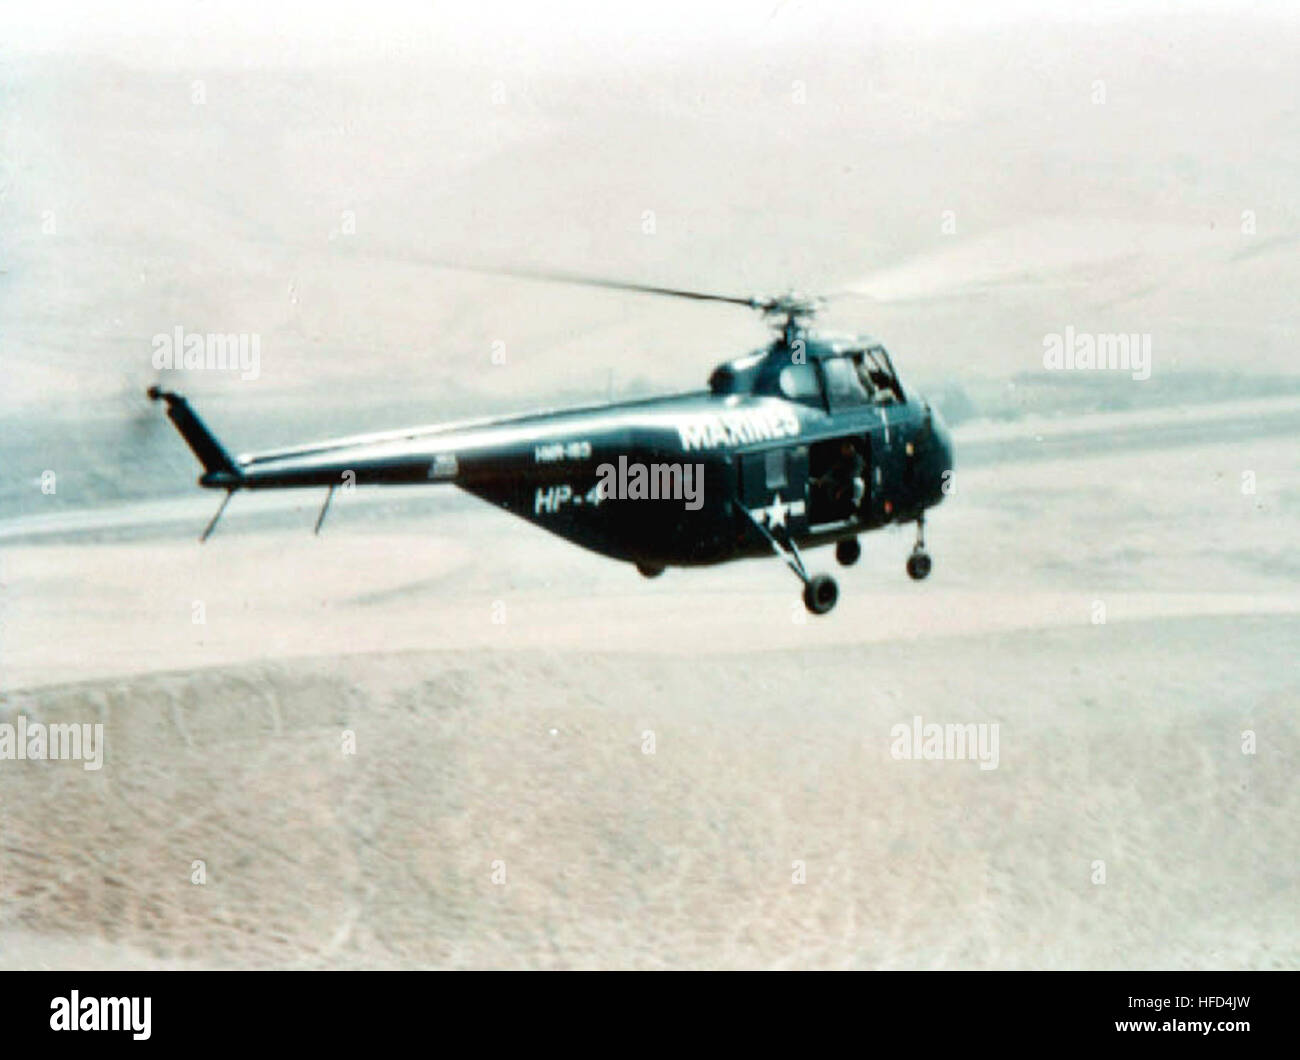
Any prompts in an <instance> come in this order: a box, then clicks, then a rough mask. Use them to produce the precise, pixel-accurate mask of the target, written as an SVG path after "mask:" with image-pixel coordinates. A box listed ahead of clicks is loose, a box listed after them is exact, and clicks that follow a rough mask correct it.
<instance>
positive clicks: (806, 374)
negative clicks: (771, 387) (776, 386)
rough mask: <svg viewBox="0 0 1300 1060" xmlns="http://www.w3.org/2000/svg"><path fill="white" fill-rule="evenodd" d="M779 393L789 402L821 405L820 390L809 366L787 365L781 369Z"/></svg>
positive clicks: (813, 372) (815, 374)
mask: <svg viewBox="0 0 1300 1060" xmlns="http://www.w3.org/2000/svg"><path fill="white" fill-rule="evenodd" d="M779 382H780V386H781V393H782V394H783V395H785V396H786V397H788V398H789V399H790V400H791V401H804V402H808V403H811V404H818V405H819V404H821V400H822V388H821V384H820V383H819V382H818V381H817V373H816V371H815V370H814V369H813V366H812V365H811V364H788V365H786V366H785V367H784V368H782V369H781V375H780V380H779Z"/></svg>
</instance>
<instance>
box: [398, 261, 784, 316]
mask: <svg viewBox="0 0 1300 1060" xmlns="http://www.w3.org/2000/svg"><path fill="white" fill-rule="evenodd" d="M424 264H426V265H429V266H431V267H433V268H437V269H451V270H453V271H455V272H472V273H475V274H477V275H479V276H509V277H512V278H514V279H519V280H540V281H542V282H544V283H571V284H576V285H578V286H581V287H603V288H605V289H606V290H610V291H635V292H637V293H638V294H661V295H667V296H668V297H670V298H690V299H692V300H693V301H696V302H726V303H727V304H729V305H741V306H744V307H745V308H747V309H762V308H764V307H765V306H766V305H767V304H768V300H767V299H762V298H738V297H736V296H734V295H727V294H712V293H710V292H708V291H688V290H685V289H684V288H680V287H658V286H656V285H654V284H646V283H629V282H626V281H623V280H606V279H602V278H601V277H599V276H583V275H582V274H581V273H576V272H561V271H556V270H553V269H496V268H491V269H489V268H481V267H479V266H475V265H458V264H456V263H454V262H448V261H426V262H425V263H424Z"/></svg>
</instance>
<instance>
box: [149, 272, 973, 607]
mask: <svg viewBox="0 0 1300 1060" xmlns="http://www.w3.org/2000/svg"><path fill="white" fill-rule="evenodd" d="M493 271H494V272H496V273H498V274H504V275H510V276H522V277H524V278H528V279H541V280H551V281H555V280H559V281H562V282H568V283H582V284H586V285H589V286H595V287H604V288H611V289H616V290H624V291H634V292H639V293H646V294H655V295H663V296H667V297H674V298H686V299H692V300H695V301H705V302H719V303H724V304H730V305H738V306H744V307H746V308H748V309H751V310H755V311H757V312H759V313H760V314H762V315H763V317H764V318H765V319H766V320H767V321H768V323H769V324H771V325H772V326H773V327H774V329H775V332H776V334H775V335H774V337H773V339H772V341H771V342H770V343H769V344H768V345H766V346H764V347H761V348H760V349H758V350H755V351H754V352H752V353H749V354H747V355H745V356H741V357H737V358H735V359H733V360H730V361H726V362H724V363H723V364H721V365H719V366H718V367H717V368H716V369H715V370H714V371H713V373H712V375H711V376H710V377H709V380H708V387H707V389H706V390H701V391H690V392H686V393H678V394H669V395H665V396H662V397H653V398H648V399H637V400H631V401H622V402H617V403H607V404H601V405H587V406H581V407H574V408H567V409H560V410H555V411H547V412H535V413H526V414H523V415H513V416H504V417H493V418H487V419H478V420H471V421H463V422H457V423H444V424H437V425H433V426H426V427H414V428H407V429H402V430H394V431H384V432H379V433H372V434H365V435H354V436H350V437H344V438H335V439H328V440H324V441H318V442H313V443H309V444H305V445H296V446H291V447H288V448H281V449H273V450H266V451H262V452H256V453H249V454H242V455H239V456H232V455H231V454H230V452H229V451H228V450H227V449H226V448H225V447H224V446H223V445H222V444H221V442H219V441H218V440H217V438H216V437H215V436H214V435H213V434H212V432H211V431H210V430H209V429H208V427H207V426H206V425H205V424H204V422H203V421H202V420H201V419H200V418H199V416H198V414H197V413H196V412H195V411H194V409H193V408H192V407H191V406H190V404H189V402H188V401H187V400H186V399H185V397H184V396H183V395H181V394H179V393H176V392H174V391H169V390H165V389H163V388H162V387H160V386H157V385H154V386H151V387H150V388H149V390H148V396H149V397H150V398H151V399H152V400H154V401H159V400H161V401H164V402H166V405H167V415H168V417H169V418H170V419H171V421H172V423H173V424H174V425H175V426H176V428H177V430H178V431H179V432H180V434H181V436H182V437H183V438H184V440H185V441H186V443H187V444H188V445H189V447H190V449H191V450H192V451H193V452H194V455H195V456H196V457H197V458H198V461H199V463H200V464H201V465H202V468H203V473H202V475H201V476H200V477H199V479H198V484H199V485H200V486H202V487H204V488H207V489H213V490H224V491H225V494H226V495H225V497H224V498H223V499H222V501H221V505H220V507H219V508H218V509H217V512H216V514H215V515H214V516H213V517H212V519H211V520H210V521H209V522H208V524H207V526H206V527H205V528H204V530H203V532H202V534H201V536H200V538H199V540H200V541H206V540H207V538H208V537H209V536H210V535H211V533H212V531H213V530H214V529H215V527H216V525H217V522H218V520H220V518H221V516H222V514H223V513H224V512H225V510H226V506H227V504H228V503H229V502H230V499H231V497H233V496H234V494H235V493H237V492H238V491H240V490H261V489H284V488H305V487H325V488H326V491H327V492H326V496H325V500H324V504H323V505H322V507H321V510H320V514H319V516H318V517H317V520H316V527H315V530H316V532H317V533H319V532H320V529H321V526H322V524H323V523H324V520H325V516H326V513H327V512H328V511H329V506H330V501H331V499H332V498H333V496H334V492H335V490H336V488H338V487H340V486H345V487H348V486H355V485H402V484H417V483H418V484H425V483H447V484H450V485H455V486H457V487H459V488H460V489H462V490H465V491H466V492H468V493H470V494H472V495H473V496H475V497H478V498H480V499H482V500H485V501H487V502H489V503H491V504H493V505H496V506H497V507H498V508H501V509H503V510H505V511H507V512H509V513H511V514H513V515H517V516H520V517H522V518H524V519H526V520H528V521H529V522H531V523H534V524H536V525H537V526H540V527H541V528H542V529H544V530H547V531H549V532H551V533H553V534H556V535H558V536H560V537H562V538H564V539H565V540H567V541H569V542H571V543H573V544H575V545H578V546H580V547H582V548H585V549H588V550H590V551H592V552H596V553H598V554H600V555H603V556H606V557H609V558H611V559H614V560H619V561H622V562H627V563H631V564H633V565H635V567H636V569H637V570H638V571H639V572H640V573H641V574H642V575H644V576H645V577H647V578H654V577H658V576H659V575H661V574H663V572H664V571H665V570H666V569H667V568H668V567H696V566H709V565H714V564H719V563H724V562H728V561H731V560H736V559H744V558H754V557H760V556H773V557H775V558H777V559H778V560H780V561H783V562H784V563H785V564H786V565H787V566H788V567H789V568H790V570H791V571H792V572H793V573H794V574H795V576H796V577H798V579H799V580H800V582H801V583H802V585H803V602H804V606H805V607H806V608H807V609H808V611H809V612H811V613H812V614H815V615H824V614H826V613H828V612H829V611H831V610H832V609H833V608H834V606H835V604H836V601H837V600H838V598H839V587H838V585H837V584H836V581H835V579H834V578H832V577H831V576H830V575H828V574H810V573H809V570H808V567H807V565H806V563H805V561H804V558H803V551H802V550H804V549H808V548H813V547H816V546H820V545H828V544H832V543H833V544H834V545H835V557H836V560H837V561H838V562H839V563H840V564H841V565H842V566H845V567H849V566H852V565H853V564H854V563H856V562H857V561H858V559H859V557H860V555H861V544H860V542H859V540H858V537H859V535H861V534H862V533H865V532H868V531H871V530H876V529H879V528H881V527H884V526H887V525H890V524H897V523H908V522H915V524H916V541H915V544H914V546H913V548H912V551H911V553H910V554H909V556H908V557H907V561H906V570H907V573H908V575H909V576H910V577H911V578H912V579H914V580H917V581H920V580H922V579H924V578H925V577H927V576H928V575H929V573H930V570H931V559H930V555H929V553H928V552H927V551H926V547H925V513H926V511H927V510H928V509H929V508H931V507H933V506H934V505H936V504H939V503H940V502H941V501H942V500H943V498H944V496H945V495H946V494H947V493H948V492H949V490H950V488H951V486H950V480H951V476H952V470H953V446H952V440H951V436H950V434H949V432H948V430H947V428H946V426H945V425H944V423H943V419H942V417H941V416H940V414H939V412H938V410H936V409H934V408H932V407H931V405H930V404H929V403H928V402H927V401H926V400H925V399H924V398H923V397H922V396H921V395H919V394H917V393H914V392H912V391H911V390H909V389H906V388H905V387H904V386H903V384H902V382H901V380H900V379H899V376H898V373H897V372H896V371H895V369H894V365H893V362H892V361H891V359H890V356H889V354H888V352H887V351H886V350H885V347H884V346H883V345H881V344H880V343H879V342H876V341H874V340H872V339H869V338H863V337H837V336H834V335H829V334H828V335H822V334H819V333H818V332H817V331H816V330H815V329H814V328H813V327H812V326H811V325H812V321H813V318H814V316H815V314H816V312H817V310H818V308H819V307H820V305H821V304H822V303H823V302H824V301H825V299H819V298H810V297H805V296H802V295H799V294H784V295H780V296H775V297H767V298H761V297H751V298H745V297H739V296H731V295H725V294H713V293H707V292H700V291H692V290H684V289H678V288H671V287H657V286H650V285H645V284H637V283H624V282H620V281H614V280H603V279H597V278H589V277H581V276H574V275H571V274H561V273H530V272H517V271H516V272H504V273H503V272H502V270H493Z"/></svg>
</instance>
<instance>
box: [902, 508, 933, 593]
mask: <svg viewBox="0 0 1300 1060" xmlns="http://www.w3.org/2000/svg"><path fill="white" fill-rule="evenodd" d="M930 565H931V564H930V553H928V552H927V551H926V550H925V516H924V515H922V516H918V517H917V520H916V544H915V545H913V546H912V554H911V555H910V556H908V557H907V574H908V577H909V578H911V579H912V581H914V582H919V581H921V580H922V579H923V578H925V577H926V576H927V575H929V573H930Z"/></svg>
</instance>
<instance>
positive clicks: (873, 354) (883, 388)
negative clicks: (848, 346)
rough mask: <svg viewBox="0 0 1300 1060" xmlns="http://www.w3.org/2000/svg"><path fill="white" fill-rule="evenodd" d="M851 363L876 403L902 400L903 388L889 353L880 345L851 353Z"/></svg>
mask: <svg viewBox="0 0 1300 1060" xmlns="http://www.w3.org/2000/svg"><path fill="white" fill-rule="evenodd" d="M853 364H854V367H855V369H856V371H857V374H858V378H859V379H860V380H861V381H862V385H863V386H864V387H866V389H867V392H868V393H869V394H870V395H871V400H872V401H874V402H876V403H877V404H888V403H889V402H891V401H902V400H904V399H903V388H902V386H901V385H900V384H899V382H898V375H897V374H896V373H895V372H894V366H893V364H892V363H891V362H890V360H889V355H888V354H887V353H885V351H884V349H883V348H882V347H873V348H872V349H869V350H864V351H862V352H861V353H855V354H854V355H853Z"/></svg>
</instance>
